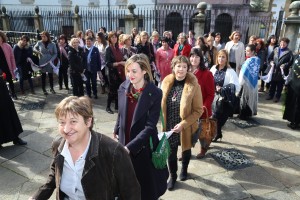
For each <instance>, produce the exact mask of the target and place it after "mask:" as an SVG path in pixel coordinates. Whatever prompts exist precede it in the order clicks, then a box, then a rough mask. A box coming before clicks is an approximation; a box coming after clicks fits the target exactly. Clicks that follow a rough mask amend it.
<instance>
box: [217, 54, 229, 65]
mask: <svg viewBox="0 0 300 200" xmlns="http://www.w3.org/2000/svg"><path fill="white" fill-rule="evenodd" d="M217 61H218V64H219V65H220V66H222V67H224V66H225V65H226V63H227V56H226V54H225V53H222V52H220V53H218V57H217Z"/></svg>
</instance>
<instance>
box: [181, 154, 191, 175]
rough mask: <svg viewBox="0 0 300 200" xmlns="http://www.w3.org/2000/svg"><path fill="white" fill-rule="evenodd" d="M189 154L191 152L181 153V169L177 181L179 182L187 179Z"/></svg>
mask: <svg viewBox="0 0 300 200" xmlns="http://www.w3.org/2000/svg"><path fill="white" fill-rule="evenodd" d="M191 154H192V152H191V150H186V151H184V152H182V168H181V172H180V175H179V179H180V180H181V181H185V180H186V179H187V169H188V166H189V163H190V159H191Z"/></svg>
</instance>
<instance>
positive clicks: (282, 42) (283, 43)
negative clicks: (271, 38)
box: [279, 41, 288, 49]
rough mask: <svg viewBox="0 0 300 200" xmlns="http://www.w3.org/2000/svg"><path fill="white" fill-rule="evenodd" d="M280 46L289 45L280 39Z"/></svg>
mask: <svg viewBox="0 0 300 200" xmlns="http://www.w3.org/2000/svg"><path fill="white" fill-rule="evenodd" d="M279 46H280V48H281V49H284V48H286V47H287V46H288V44H287V43H286V42H285V41H280V44H279Z"/></svg>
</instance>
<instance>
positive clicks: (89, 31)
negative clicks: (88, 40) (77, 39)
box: [85, 29, 96, 40]
mask: <svg viewBox="0 0 300 200" xmlns="http://www.w3.org/2000/svg"><path fill="white" fill-rule="evenodd" d="M85 37H92V38H93V40H95V39H96V35H95V33H94V31H93V30H92V29H87V30H86V31H85Z"/></svg>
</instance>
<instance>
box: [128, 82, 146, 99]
mask: <svg viewBox="0 0 300 200" xmlns="http://www.w3.org/2000/svg"><path fill="white" fill-rule="evenodd" d="M144 88H145V84H144V86H143V87H142V88H140V89H138V90H135V93H133V85H131V87H130V93H127V94H126V96H128V97H129V99H130V100H131V102H133V101H134V100H135V101H137V100H138V99H139V97H140V96H141V94H142V92H143V90H144Z"/></svg>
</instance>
